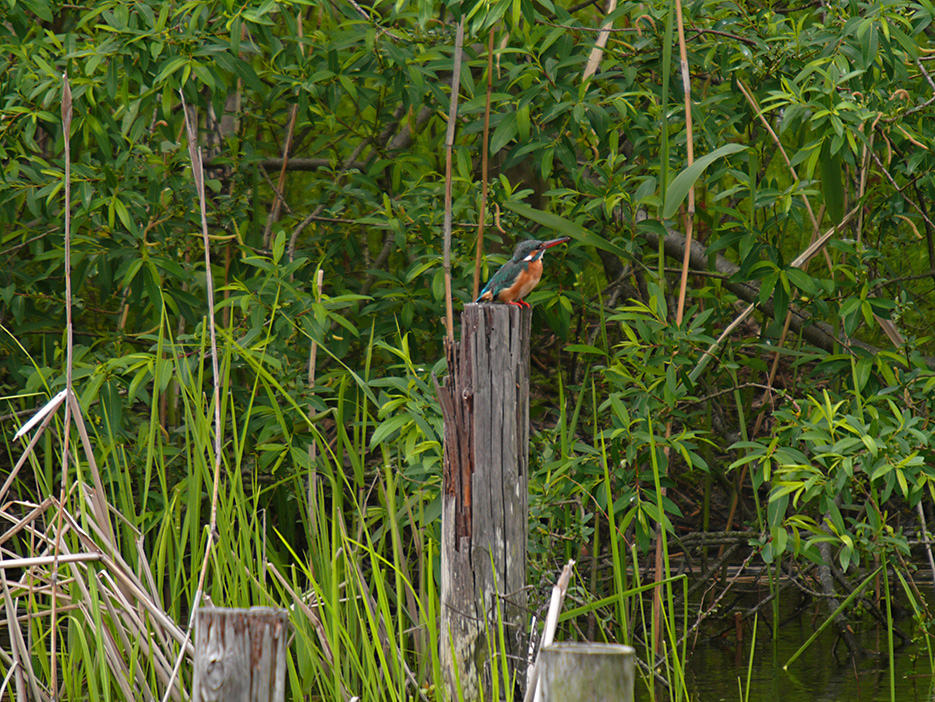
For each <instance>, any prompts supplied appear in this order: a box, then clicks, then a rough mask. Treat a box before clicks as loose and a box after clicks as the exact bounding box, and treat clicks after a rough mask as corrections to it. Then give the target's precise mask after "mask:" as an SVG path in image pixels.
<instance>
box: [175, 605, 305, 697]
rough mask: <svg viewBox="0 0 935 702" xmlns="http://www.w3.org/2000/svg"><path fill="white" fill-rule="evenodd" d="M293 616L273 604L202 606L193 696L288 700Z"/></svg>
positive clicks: (198, 614)
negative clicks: (288, 649)
mask: <svg viewBox="0 0 935 702" xmlns="http://www.w3.org/2000/svg"><path fill="white" fill-rule="evenodd" d="M287 621H288V620H287V613H286V610H284V609H273V608H272V607H251V608H250V609H224V608H221V607H202V608H201V609H199V610H198V611H197V612H196V613H195V674H194V681H193V684H192V687H193V690H192V702H213V701H214V700H224V701H225V702H283V700H284V699H285V696H286V655H287V647H286V639H287V637H288V633H289V630H288V627H287V625H286V624H287Z"/></svg>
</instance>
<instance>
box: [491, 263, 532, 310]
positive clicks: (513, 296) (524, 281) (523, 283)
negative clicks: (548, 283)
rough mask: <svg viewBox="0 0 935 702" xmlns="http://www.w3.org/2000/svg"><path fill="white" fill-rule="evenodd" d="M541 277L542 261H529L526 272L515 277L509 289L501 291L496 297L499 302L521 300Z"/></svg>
mask: <svg viewBox="0 0 935 702" xmlns="http://www.w3.org/2000/svg"><path fill="white" fill-rule="evenodd" d="M541 277H542V261H541V260H539V261H530V262H529V265H528V266H527V267H526V270H524V271H522V272H521V273H520V274H519V275H518V276H516V281H515V282H514V283H513V284H512V285H511V286H510V287H508V288H504V289H503V290H501V291H500V294H499V295H498V296H497V297H499V298H500V302H513V301H514V300H522V299H524V298H525V297H526V296H527V295H528V294H529V293H530V292H532V289H533V288H534V287H536V286H537V285H538V284H539V279H540V278H541Z"/></svg>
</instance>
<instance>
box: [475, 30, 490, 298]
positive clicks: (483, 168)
mask: <svg viewBox="0 0 935 702" xmlns="http://www.w3.org/2000/svg"><path fill="white" fill-rule="evenodd" d="M493 30H494V28H493V27H491V28H490V36H489V37H488V38H487V96H486V98H485V102H484V138H483V145H482V146H481V160H480V180H481V183H480V213H479V215H478V218H477V255H476V256H475V257H474V287H473V288H472V291H473V292H472V294H471V299H472V300H476V299H477V296H478V295H479V294H480V265H481V259H482V258H483V256H484V227H485V226H486V224H487V221H486V220H487V187H488V184H487V177H488V165H489V164H488V160H489V155H490V96H491V94H492V93H493Z"/></svg>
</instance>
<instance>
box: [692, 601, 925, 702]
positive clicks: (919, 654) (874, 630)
mask: <svg viewBox="0 0 935 702" xmlns="http://www.w3.org/2000/svg"><path fill="white" fill-rule="evenodd" d="M826 616H827V615H826V614H824V613H822V614H821V615H820V616H817V617H814V619H813V618H812V616H811V615H803V616H801V617H799V618H797V619H794V620H793V621H790V622H787V623H785V624H784V625H783V626H782V627H781V628H780V630H779V637H778V640H777V641H776V642H775V643H774V642H773V641H772V639H771V631H770V629H769V627H767V626H766V625H765V624H764V622H763V621H762V617H760V622H759V624H758V625H757V636H756V650H755V651H754V652H753V666H752V675H751V677H750V690H749V695H748V696H746V697H745V693H746V692H747V690H746V687H747V668H748V664H749V662H750V655H751V651H750V649H751V642H752V625H746V626H745V627H744V631H743V638H744V640H743V642H742V643H741V644H740V645H738V644H737V636H736V633H735V632H734V630H733V629H732V630H731V631H730V632H728V633H726V634H725V635H724V636H723V637H722V638H721V639H720V640H717V641H711V640H708V641H706V642H702V641H701V640H699V642H698V643H697V644H696V645H695V647H694V649H693V650H689V653H688V656H687V657H688V661H687V668H688V671H687V675H686V680H687V685H688V690H689V694H690V699H691V701H692V702H722V701H725V702H726V701H729V702H743V701H744V700H745V699H746V700H749V702H883V701H884V700H891V699H894V700H896V702H935V694H933V689H932V682H933V680H932V672H931V671H932V668H931V664H930V661H929V652H928V650H927V649H926V647H925V644H924V643H917V644H913V645H911V646H906V647H903V648H899V642H900V639H899V638H898V637H895V638H894V644H895V645H896V653H895V656H894V662H895V676H893V678H894V680H895V694H893V693H891V688H890V679H891V676H890V669H889V661H888V659H887V658H886V657H885V655H884V656H880V657H872V658H867V659H864V660H861V661H857V662H856V663H855V662H853V661H851V660H849V658H848V655H847V648H846V646H845V645H844V642H843V641H841V640H837V646H835V641H836V639H837V636H836V634H835V632H834V630H833V627H831V626H829V627H827V628H826V629H825V630H824V631H823V632H822V633H821V635H820V636H819V637H818V638H817V639H816V640H815V641H813V642H812V644H811V646H810V647H809V648H808V649H807V650H806V651H805V652H804V653H803V654H802V655H801V656H800V657H799V658H797V659H796V660H795V661H794V662H793V663H792V664H791V665H789V667H788V670H783V666H784V665H785V664H786V663H788V662H789V659H790V658H792V656H793V654H794V653H795V652H796V651H797V650H798V649H799V648H800V647H801V646H802V645H803V644H804V643H805V642H806V641H807V640H808V638H809V636H811V635H812V634H813V633H814V632H815V630H816V629H817V628H818V627H819V626H820V625H821V624H822V623H823V622H824V619H825V617H826ZM897 624H898V626H899V627H900V628H901V629H902V631H903V632H904V633H906V634H907V635H909V636H912V635H913V622H912V620H911V619H903V620H901V621H899V622H898V623H897ZM727 627H729V624H724V623H722V624H721V628H727ZM856 633H857V635H858V640H860V642H861V644H862V645H863V646H864V647H865V648H867V649H868V650H872V651H881V652H883V653H885V652H886V650H887V640H886V629H885V628H883V627H878V626H876V625H875V624H873V623H871V624H865V625H864V626H863V627H862V628H861V629H860V630H859V631H857V632H856ZM933 646H935V644H933ZM689 647H690V648H691V645H690V644H689ZM738 680H739V681H740V683H741V684H742V685H743V691H741V687H740V685H739V684H738Z"/></svg>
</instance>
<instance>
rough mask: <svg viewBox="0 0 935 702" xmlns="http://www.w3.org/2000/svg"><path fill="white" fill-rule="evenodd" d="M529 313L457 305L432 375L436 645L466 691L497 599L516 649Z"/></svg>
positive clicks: (521, 602)
mask: <svg viewBox="0 0 935 702" xmlns="http://www.w3.org/2000/svg"><path fill="white" fill-rule="evenodd" d="M530 320H531V311H530V310H528V309H521V308H519V307H515V306H507V305H477V304H469V305H466V306H465V308H464V312H463V313H462V326H461V337H462V338H461V343H460V344H455V345H453V346H452V347H451V348H449V349H447V357H448V373H449V375H448V377H447V378H445V381H444V384H443V385H441V386H439V385H438V384H437V383H436V387H437V390H438V396H439V402H440V404H441V408H442V414H443V415H444V419H445V429H444V437H445V466H444V469H443V477H442V544H441V548H442V573H441V628H442V636H441V640H440V642H439V647H440V651H439V654H440V656H441V660H442V665H443V669H444V670H445V671H446V675H448V681H449V685H451V687H452V690H454V669H455V665H457V669H458V676H459V680H460V686H461V691H462V694H463V697H464V699H465V700H475V699H479V697H480V690H481V687H482V686H484V685H485V681H484V671H485V669H486V668H487V666H485V659H486V657H487V656H488V655H489V653H490V648H491V646H492V645H493V643H494V642H488V641H487V640H486V638H485V636H486V632H487V631H491V632H496V631H497V625H496V618H497V608H498V599H499V600H500V601H499V608H500V611H501V613H502V614H503V618H504V622H505V624H506V632H505V633H506V637H507V647H508V651H507V654H508V655H509V656H510V657H511V660H513V661H522V660H524V658H525V651H524V650H523V647H522V639H523V634H524V628H525V626H524V624H525V614H524V612H525V607H526V596H525V591H524V590H523V588H524V586H525V584H526V543H527V538H528V529H529V527H528V512H529V509H528V492H527V472H528V461H529V334H530ZM452 649H453V650H454V656H452ZM517 679H519V680H524V679H525V676H524V675H523V672H522V671H521V670H520V671H518V675H517ZM485 696H486V697H487V698H488V699H489V688H488V691H487V694H486V695H485Z"/></svg>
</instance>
